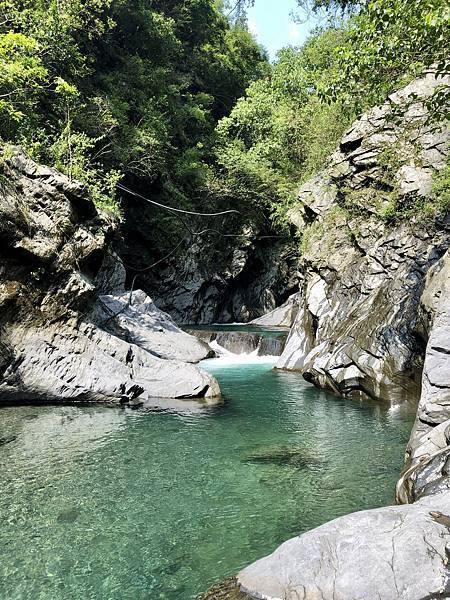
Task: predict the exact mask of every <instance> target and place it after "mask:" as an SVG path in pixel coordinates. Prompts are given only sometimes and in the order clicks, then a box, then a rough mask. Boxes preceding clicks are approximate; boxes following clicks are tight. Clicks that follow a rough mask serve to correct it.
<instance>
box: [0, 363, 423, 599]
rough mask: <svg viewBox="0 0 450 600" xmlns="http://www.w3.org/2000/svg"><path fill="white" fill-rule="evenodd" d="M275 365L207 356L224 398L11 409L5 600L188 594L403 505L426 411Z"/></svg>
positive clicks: (3, 471)
mask: <svg viewBox="0 0 450 600" xmlns="http://www.w3.org/2000/svg"><path fill="white" fill-rule="evenodd" d="M274 360H275V359H273V358H270V357H261V358H255V357H245V356H244V357H235V358H233V357H226V358H222V359H215V360H210V361H206V362H205V363H204V364H203V366H204V367H205V368H207V369H208V370H209V371H210V372H212V373H213V374H214V375H216V377H217V378H218V380H219V382H220V384H221V388H222V391H223V394H224V398H225V403H224V404H223V406H219V407H216V408H208V407H201V406H199V407H196V406H195V404H189V405H187V408H186V410H178V411H177V412H173V411H172V412H171V411H165V410H146V409H143V410H139V411H131V410H121V409H116V408H101V407H75V406H56V407H55V406H41V407H35V406H34V407H32V406H27V407H4V408H1V409H0V438H1V441H0V489H1V495H0V523H1V527H0V598H2V599H5V600H15V599H17V600H19V599H20V600H28V599H30V600H35V599H37V598H39V600H71V599H73V600H79V599H81V598H83V600H88V599H92V600H100V599H101V600H103V599H105V600H106V599H108V600H125V599H126V600H144V599H145V600H157V599H165V600H190V599H192V598H195V597H196V595H197V594H198V593H200V592H202V591H204V590H205V589H207V588H208V587H209V586H210V585H211V584H212V583H214V582H216V581H218V580H220V579H222V578H224V577H226V576H228V575H230V574H233V573H235V572H236V571H237V570H239V569H240V568H241V567H243V566H245V565H246V564H248V563H250V562H252V561H254V560H256V559H257V558H260V557H261V556H264V555H265V554H267V553H269V552H271V551H273V550H274V549H275V548H276V547H277V546H278V545H279V544H280V543H281V542H283V541H284V540H286V539H288V538H289V537H292V536H294V535H297V534H299V533H302V532H304V531H306V530H308V529H310V528H312V527H315V526H317V525H320V524H321V523H323V522H325V521H328V520H330V519H332V518H334V517H338V516H340V515H343V514H345V513H348V512H351V511H355V510H360V509H365V508H371V507H376V506H381V505H385V504H389V503H391V502H392V501H393V495H394V486H395V481H396V479H397V477H398V474H399V472H400V470H401V466H402V462H403V453H404V448H405V445H406V442H407V440H408V436H409V432H410V428H411V423H412V418H413V417H412V415H411V414H407V413H404V412H403V411H402V410H399V409H397V410H396V411H393V410H386V409H384V408H381V407H379V406H377V405H375V404H373V405H371V404H365V403H360V402H353V401H350V400H343V399H340V398H337V397H335V396H333V395H330V394H327V393H324V392H322V391H319V390H316V389H315V388H314V387H312V386H310V385H309V384H307V383H306V382H304V381H303V379H302V378H301V376H300V375H298V374H295V373H283V372H277V371H274V370H273V365H274Z"/></svg>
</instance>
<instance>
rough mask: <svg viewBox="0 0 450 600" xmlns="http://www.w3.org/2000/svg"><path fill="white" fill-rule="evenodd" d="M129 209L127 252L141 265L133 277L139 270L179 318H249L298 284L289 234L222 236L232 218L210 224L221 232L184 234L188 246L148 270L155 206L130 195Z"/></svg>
mask: <svg viewBox="0 0 450 600" xmlns="http://www.w3.org/2000/svg"><path fill="white" fill-rule="evenodd" d="M126 210H127V219H126V222H127V224H126V227H125V230H124V234H125V239H126V244H125V247H124V249H123V257H124V261H125V263H126V264H127V265H130V266H132V267H133V268H136V269H138V271H134V270H133V269H129V281H130V282H131V281H132V280H133V278H134V277H135V276H137V282H138V285H139V286H140V287H142V289H144V290H145V291H146V292H147V293H149V294H150V295H151V296H152V298H153V299H154V300H155V303H156V304H157V306H158V307H159V308H161V309H162V310H164V311H166V312H168V313H169V314H170V315H171V316H172V318H173V319H175V321H176V322H177V323H185V324H211V323H234V322H247V321H250V320H252V319H254V318H256V317H259V316H261V315H264V314H265V313H267V312H268V311H271V310H272V309H274V308H275V307H276V306H279V305H280V304H282V303H283V302H284V301H285V300H286V299H287V298H288V297H289V295H290V294H292V293H293V292H295V291H296V290H298V282H299V279H298V270H297V268H296V263H297V256H296V253H295V252H293V244H292V243H291V242H290V241H289V240H276V239H275V240H274V239H273V238H270V237H269V238H266V237H263V236H261V235H260V234H259V233H258V232H257V231H256V230H250V229H248V230H246V231H245V233H244V234H243V235H242V237H238V238H234V237H228V238H222V237H221V235H220V232H227V231H229V224H228V223H227V221H226V220H225V221H224V222H223V223H220V224H217V223H214V225H211V224H209V223H208V224H207V225H206V228H207V227H208V226H209V225H210V226H211V227H215V228H217V229H220V231H218V232H217V234H212V235H209V236H203V237H201V238H198V240H197V241H194V242H193V241H192V240H187V241H186V242H183V240H182V241H181V242H182V251H180V252H179V253H177V254H176V255H175V256H173V257H170V258H168V259H167V260H163V261H162V262H161V263H160V264H158V265H156V267H155V268H153V269H150V270H149V269H147V270H146V267H148V265H150V264H152V263H154V262H155V256H154V253H153V252H152V251H151V250H150V249H151V248H152V247H153V246H152V240H151V235H152V226H151V219H150V216H151V214H152V211H153V209H152V208H151V207H148V205H146V204H145V203H142V202H138V201H137V200H136V199H133V198H128V199H127V202H126ZM200 229H205V222H202V225H201V227H200ZM139 269H143V271H142V272H139Z"/></svg>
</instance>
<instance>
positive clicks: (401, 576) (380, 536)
mask: <svg viewBox="0 0 450 600" xmlns="http://www.w3.org/2000/svg"><path fill="white" fill-rule="evenodd" d="M449 548H450V492H445V493H441V494H439V495H437V496H433V497H426V498H424V499H422V500H420V501H418V502H416V503H415V504H410V505H405V506H395V507H386V508H380V509H374V510H368V511H363V512H359V513H353V514H351V515H348V516H345V517H341V518H339V519H336V520H334V521H331V522H330V523H327V524H325V525H322V526H321V527H318V528H317V529H314V530H312V531H309V532H308V533H305V534H303V535H301V536H299V537H296V538H293V539H291V540H289V541H288V542H286V543H284V544H283V545H282V546H280V547H279V548H278V550H276V551H275V552H274V553H273V554H271V555H270V556H268V557H266V558H263V559H261V560H259V561H258V562H256V563H254V564H253V565H251V566H250V567H248V568H246V569H244V570H243V571H242V572H241V573H240V574H239V575H238V581H239V584H240V586H241V588H242V590H243V591H244V592H245V593H247V594H249V595H250V596H251V597H252V598H257V599H260V600H425V599H427V600H432V599H437V598H448V597H450V580H449V577H450V571H449V568H448V564H447V563H448V558H447V551H448V549H449Z"/></svg>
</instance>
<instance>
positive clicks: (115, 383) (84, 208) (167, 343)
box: [0, 149, 220, 405]
mask: <svg viewBox="0 0 450 600" xmlns="http://www.w3.org/2000/svg"><path fill="white" fill-rule="evenodd" d="M2 169H3V177H2V182H1V189H0V339H1V342H0V402H2V401H3V402H5V401H10V402H21V401H29V402H31V401H44V402H46V401H71V402H111V403H117V404H130V405H131V404H132V405H139V404H141V403H143V402H144V401H145V400H146V399H148V398H152V397H160V398H179V399H182V398H199V399H201V398H208V400H209V401H210V400H211V399H212V398H215V397H218V395H219V394H220V391H219V386H218V384H217V382H216V380H215V379H214V378H213V377H212V376H210V375H208V374H207V373H205V372H203V371H202V370H201V369H199V368H197V367H195V366H194V365H192V364H186V362H185V361H189V362H198V361H199V360H201V359H202V358H205V357H206V356H208V355H209V353H210V349H209V348H208V347H207V346H206V345H204V344H202V343H201V342H199V341H198V340H197V339H196V338H194V337H192V336H189V335H187V334H186V333H185V332H183V331H181V330H180V329H178V328H177V327H176V325H175V323H174V322H173V321H172V320H171V319H170V317H168V315H165V314H164V313H161V312H160V311H159V310H158V309H157V308H156V307H155V306H154V304H153V303H152V302H151V300H150V299H149V298H148V297H147V296H145V294H143V293H142V292H139V291H137V292H134V293H133V294H132V295H131V297H130V296H128V295H127V293H126V292H125V290H124V282H125V280H124V277H125V271H124V269H123V266H122V265H121V263H120V261H119V260H118V259H117V256H116V255H115V253H114V252H113V250H112V242H113V241H114V236H115V234H116V229H117V227H116V224H115V223H114V221H113V220H112V219H110V218H108V217H106V216H105V215H103V214H99V213H98V212H97V210H96V209H95V207H94V205H93V203H92V202H91V201H90V199H89V198H88V197H87V196H86V194H85V192H84V190H83V188H82V187H81V186H80V185H79V184H77V183H75V182H72V181H69V179H67V178H66V177H65V176H63V175H61V174H60V173H58V172H57V171H55V170H53V169H49V168H47V167H42V166H39V165H37V164H36V163H34V162H33V161H32V160H31V159H29V158H28V157H27V156H26V155H25V154H24V153H23V152H21V151H20V150H18V149H16V150H14V152H13V153H12V156H11V157H9V158H6V159H5V161H4V164H3V166H2Z"/></svg>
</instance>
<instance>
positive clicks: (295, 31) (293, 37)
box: [288, 23, 301, 44]
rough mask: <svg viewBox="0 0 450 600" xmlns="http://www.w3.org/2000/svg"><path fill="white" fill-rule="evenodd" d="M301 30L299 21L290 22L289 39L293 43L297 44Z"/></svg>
mask: <svg viewBox="0 0 450 600" xmlns="http://www.w3.org/2000/svg"><path fill="white" fill-rule="evenodd" d="M300 37H301V31H300V25H299V24H298V23H289V25H288V39H289V41H290V42H291V43H292V44H295V43H296V42H298V41H299V40H300Z"/></svg>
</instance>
